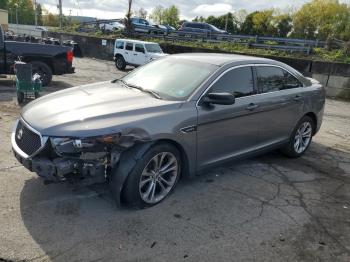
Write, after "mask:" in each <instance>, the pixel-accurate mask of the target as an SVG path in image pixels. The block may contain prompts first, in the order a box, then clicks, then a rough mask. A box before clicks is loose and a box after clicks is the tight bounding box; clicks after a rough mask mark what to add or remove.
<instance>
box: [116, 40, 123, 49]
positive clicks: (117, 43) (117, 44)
mask: <svg viewBox="0 0 350 262" xmlns="http://www.w3.org/2000/svg"><path fill="white" fill-rule="evenodd" d="M115 47H116V48H117V49H124V42H121V41H117V42H116V44H115Z"/></svg>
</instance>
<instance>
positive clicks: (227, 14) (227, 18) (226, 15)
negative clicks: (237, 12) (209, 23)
mask: <svg viewBox="0 0 350 262" xmlns="http://www.w3.org/2000/svg"><path fill="white" fill-rule="evenodd" d="M228 14H229V13H227V15H226V21H225V31H227V23H228Z"/></svg>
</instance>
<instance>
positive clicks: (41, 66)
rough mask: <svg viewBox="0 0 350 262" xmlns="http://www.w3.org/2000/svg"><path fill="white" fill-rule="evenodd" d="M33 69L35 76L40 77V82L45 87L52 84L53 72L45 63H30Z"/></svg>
mask: <svg viewBox="0 0 350 262" xmlns="http://www.w3.org/2000/svg"><path fill="white" fill-rule="evenodd" d="M30 64H32V67H33V75H34V74H38V75H40V80H41V83H42V85H43V86H47V85H49V84H50V83H51V80H52V70H51V68H50V67H49V66H48V65H47V64H45V63H44V62H40V61H33V62H30Z"/></svg>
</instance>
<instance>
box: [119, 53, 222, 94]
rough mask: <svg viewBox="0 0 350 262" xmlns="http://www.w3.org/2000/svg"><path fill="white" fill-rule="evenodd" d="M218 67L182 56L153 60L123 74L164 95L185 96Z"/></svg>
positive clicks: (134, 83) (133, 81)
mask: <svg viewBox="0 0 350 262" xmlns="http://www.w3.org/2000/svg"><path fill="white" fill-rule="evenodd" d="M216 69H217V66H215V65H212V64H206V63H199V62H196V61H191V60H187V59H184V58H179V57H166V58H163V59H158V60H156V61H154V62H151V63H149V64H147V65H145V66H142V67H140V68H139V69H137V70H134V71H132V72H131V73H129V74H128V75H126V76H125V77H123V78H122V80H124V81H125V83H126V84H127V85H133V86H138V87H141V88H142V89H145V90H151V91H154V92H156V93H157V94H159V96H160V97H161V98H163V99H168V100H185V99H187V98H188V97H189V96H190V95H191V94H192V93H193V92H194V91H195V90H196V88H197V87H198V86H199V85H200V84H201V83H202V82H203V81H204V80H205V79H206V78H208V77H209V76H210V74H211V73H212V72H214V71H215V70H216Z"/></svg>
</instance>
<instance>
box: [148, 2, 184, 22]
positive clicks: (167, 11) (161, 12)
mask: <svg viewBox="0 0 350 262" xmlns="http://www.w3.org/2000/svg"><path fill="white" fill-rule="evenodd" d="M149 17H150V18H151V19H152V20H153V21H154V22H155V23H157V24H167V25H171V26H174V27H176V26H178V25H179V21H180V11H179V9H178V8H177V7H176V6H175V5H172V6H170V7H168V8H164V7H163V6H161V5H158V6H156V7H155V8H154V9H153V11H152V13H151V14H150V16H149Z"/></svg>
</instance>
